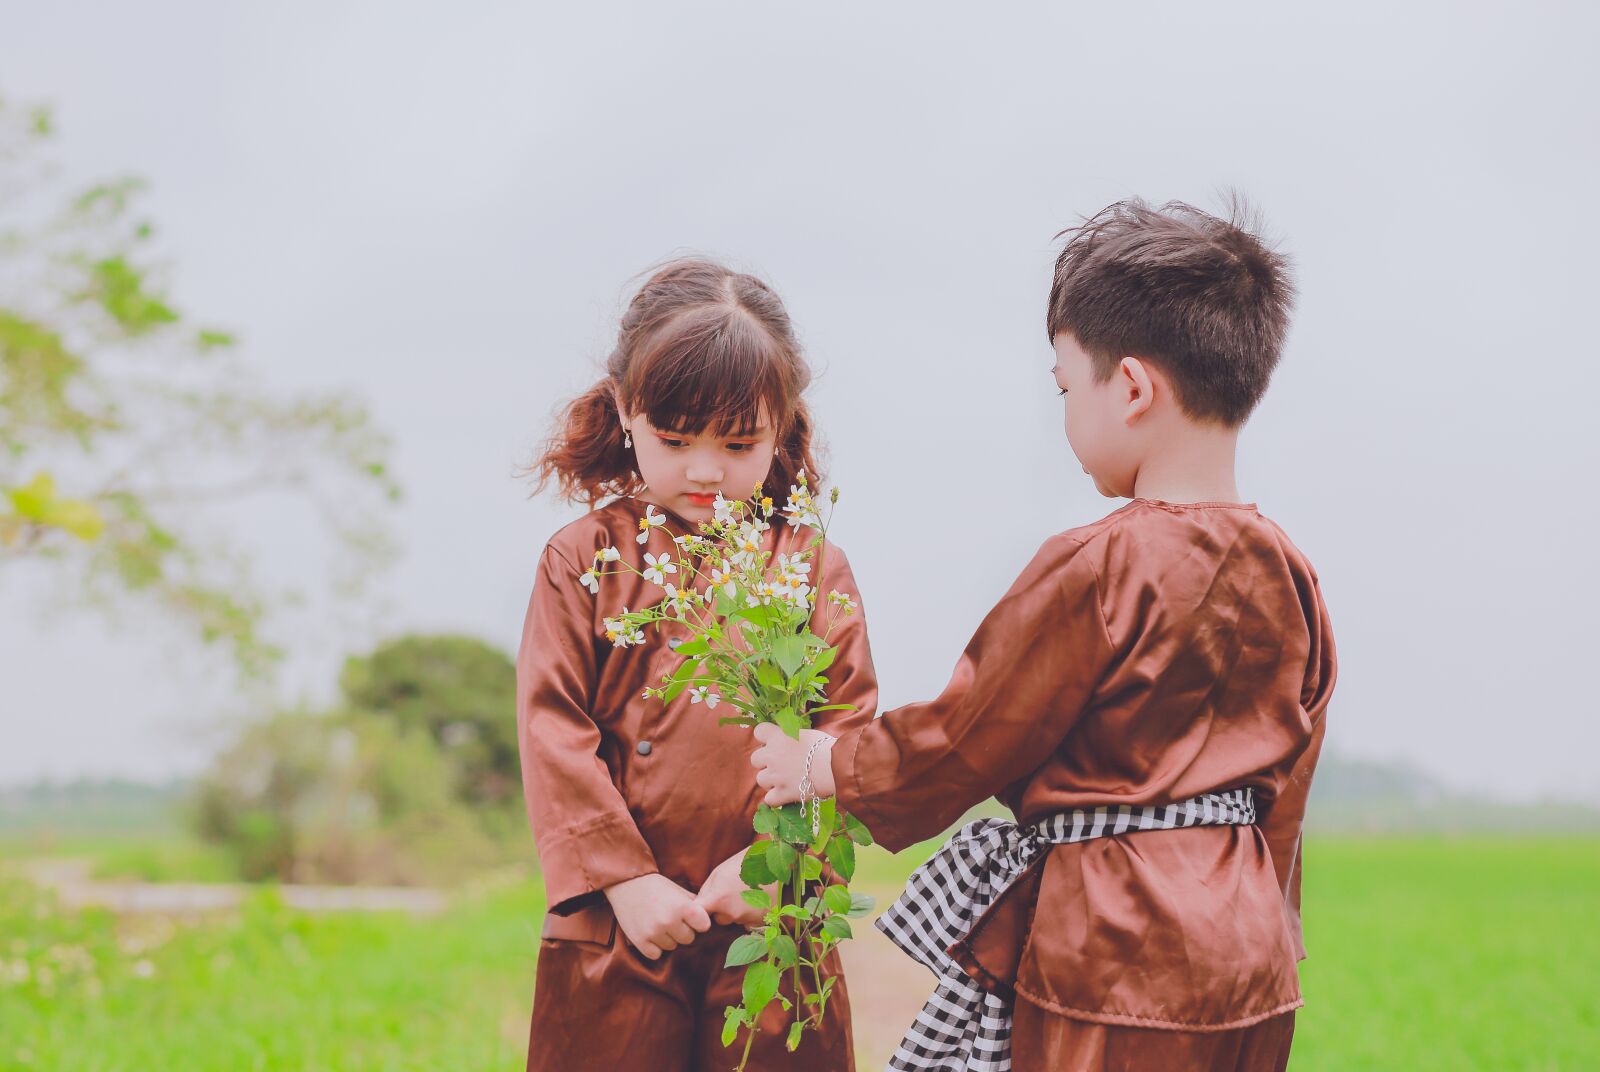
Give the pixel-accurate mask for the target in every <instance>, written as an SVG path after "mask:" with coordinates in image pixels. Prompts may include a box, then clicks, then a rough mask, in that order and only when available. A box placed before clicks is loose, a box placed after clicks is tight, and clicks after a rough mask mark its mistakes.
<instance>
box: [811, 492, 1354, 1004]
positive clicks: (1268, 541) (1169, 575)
mask: <svg viewBox="0 0 1600 1072" xmlns="http://www.w3.org/2000/svg"><path fill="white" fill-rule="evenodd" d="M1334 676H1335V664H1334V648H1333V636H1332V633H1331V631H1330V628H1329V623H1328V616H1327V611H1326V609H1325V608H1324V606H1323V602H1322V596H1321V593H1320V591H1319V589H1318V584H1317V576H1316V573H1315V572H1314V571H1313V570H1312V568H1311V566H1310V564H1309V563H1308V562H1307V561H1306V559H1305V557H1304V556H1303V555H1301V553H1300V552H1299V551H1298V550H1297V549H1296V548H1295V546H1294V545H1293V544H1292V543H1291V542H1290V541H1289V539H1288V537H1287V536H1285V535H1284V533H1283V531H1282V530H1281V529H1280V528H1278V526H1277V525H1275V524H1273V523H1272V522H1271V521H1269V520H1267V519H1266V518H1264V517H1262V516H1261V515H1260V513H1259V512H1258V511H1257V510H1256V508H1255V507H1254V506H1253V505H1245V504H1226V503H1196V504H1182V505H1179V504H1169V503H1161V502H1155V501H1150V500H1142V499H1141V500H1135V501H1134V502H1132V503H1130V504H1129V505H1127V506H1126V507H1124V508H1122V509H1120V510H1118V511H1116V512H1115V513H1113V514H1111V515H1110V516H1109V517H1106V518H1104V519H1102V520H1101V521H1099V522H1096V523H1095V524H1092V525H1088V526H1086V527H1083V528H1079V529H1074V530H1071V531H1068V532H1065V533H1062V534H1061V535H1058V536H1055V537H1052V538H1051V539H1050V540H1048V541H1047V542H1046V543H1045V544H1044V546H1043V547H1042V548H1041V549H1040V550H1039V552H1038V554H1037V555H1036V556H1035V557H1034V559H1033V561H1032V562H1031V563H1029V565H1028V567H1027V569H1025V570H1024V571H1023V573H1022V575H1021V576H1020V577H1019V578H1018V579H1017V581H1016V583H1015V584H1013V585H1012V587H1011V589H1010V591H1008V592H1007V593H1006V594H1005V596H1004V597H1003V598H1002V599H1001V600H1000V603H999V604H998V605H997V606H996V607H995V608H994V610H993V611H991V612H990V614H989V615H988V617H987V618H985V619H984V621H983V623H982V625H981V626H979V628H978V631H977V633H976V635H975V636H974V637H973V638H972V641H971V643H970V644H969V645H968V646H967V649H966V651H965V653H964V654H963V655H962V657H961V659H960V661H959V663H958V664H957V665H956V669H955V673H954V675H953V676H952V678H951V679H950V683H949V685H948V686H946V688H945V690H944V692H943V693H942V694H941V695H940V696H939V697H938V698H937V699H935V700H932V701H929V702H927V703H916V704H911V705H909V706H906V707H901V708H898V709H896V710H894V711H890V712H888V713H886V714H885V715H883V717H881V718H879V719H877V720H876V721H874V722H871V723H869V724H866V725H863V726H859V727H857V728H855V729H852V730H848V731H846V732H845V733H843V734H842V735H841V736H840V739H839V742H838V744H837V745H836V746H835V747H834V749H833V758H832V767H833V772H834V778H835V781H836V783H837V787H838V788H837V792H838V801H839V805H840V807H842V808H844V809H845V810H846V811H848V812H851V813H852V814H854V815H855V816H857V817H858V818H859V819H861V820H862V821H863V822H865V823H866V824H867V826H868V827H869V828H870V829H871V831H872V833H873V835H874V836H875V837H876V838H877V840H878V841H880V842H881V843H883V844H884V845H886V846H888V847H889V848H890V849H893V850H896V851H898V850H900V849H903V848H905V847H907V846H909V845H911V844H913V843H915V842H918V841H921V840H923V839H926V838H930V837H933V836H934V835H936V834H938V833H940V832H941V831H943V830H944V829H946V828H947V827H948V826H950V824H951V823H953V822H954V821H955V820H956V819H958V818H959V817H960V816H961V814H962V813H963V812H964V811H965V810H966V809H967V808H969V807H971V806H972V805H973V804H975V803H977V802H978V801H981V800H983V799H984V798H986V797H988V796H991V795H995V796H998V797H999V799H1000V800H1001V801H1002V802H1003V803H1004V804H1006V805H1007V806H1008V807H1010V808H1011V809H1012V810H1013V811H1014V812H1015V813H1016V815H1017V817H1018V820H1019V821H1020V822H1022V823H1032V822H1035V821H1037V820H1039V819H1041V818H1043V817H1045V816H1047V815H1049V814H1051V813H1053V812H1058V811H1062V810H1065V809H1071V808H1094V807H1099V806H1102V805H1116V804H1128V805H1158V804H1166V803H1171V802H1174V801H1179V800H1184V799H1186V798H1189V797H1194V796H1198V795H1200V794H1202V793H1207V792H1211V791H1215V790H1225V789H1233V788H1236V787H1242V786H1249V787H1251V788H1253V789H1254V790H1255V793H1256V802H1257V808H1258V814H1259V815H1260V816H1261V819H1260V820H1259V821H1258V823H1257V825H1255V826H1246V827H1236V826H1235V827H1229V826H1216V827H1195V828H1191V829H1185V830H1171V831H1147V832H1141V833H1130V834H1126V835H1121V836H1117V837H1105V838H1100V839H1096V840H1092V841H1087V842H1082V843H1079V844H1073V845H1061V846H1056V847H1055V848H1053V849H1052V850H1051V851H1050V852H1049V853H1048V854H1047V856H1046V857H1045V859H1044V861H1043V863H1041V864H1039V865H1037V866H1035V867H1034V868H1032V869H1031V870H1030V872H1029V873H1028V874H1027V875H1025V876H1024V877H1023V878H1022V879H1019V880H1018V881H1017V882H1016V883H1015V884H1014V885H1013V886H1012V887H1011V888H1010V889H1009V890H1007V892H1006V893H1005V894H1004V895H1003V896H1002V898H1001V899H1000V901H999V902H998V903H997V904H996V905H995V906H994V907H993V908H991V910H990V911H989V913H988V914H987V915H986V916H985V917H984V919H983V920H981V921H980V922H979V924H978V926H977V927H976V928H975V929H974V932H973V934H972V935H971V936H970V937H969V939H968V941H967V942H966V943H965V944H964V945H963V946H961V947H959V948H958V949H957V950H955V951H954V952H955V954H956V956H957V958H958V959H959V960H960V961H961V962H962V963H963V964H964V965H965V966H966V967H967V969H968V970H969V971H970V972H972V973H973V974H974V975H975V976H977V977H979V978H980V979H983V980H985V981H987V982H988V983H989V984H990V985H993V986H997V987H1000V988H1003V989H1006V990H1014V993H1015V995H1016V996H1017V997H1019V998H1021V999H1022V1000H1025V1001H1027V1002H1030V1003H1032V1004H1033V1005H1036V1006H1038V1007H1040V1008H1043V1009H1045V1010H1048V1011H1051V1012H1054V1013H1057V1014H1060V1015H1064V1016H1067V1017H1071V1018H1073V1019H1078V1020H1086V1021H1092V1022H1097V1023H1102V1024H1119V1025H1127V1026H1133V1027H1151V1028H1166V1029H1175V1030H1188V1031H1197V1030H1198V1031H1221V1030H1225V1029H1230V1028H1238V1027H1242V1026H1245V1025H1249V1024H1253V1023H1257V1022H1259V1021H1262V1020H1265V1019H1267V1018H1269V1017H1271V1016H1274V1015H1277V1014H1280V1013H1283V1012H1287V1011H1289V1010H1292V1009H1294V1008H1296V1007H1298V1006H1299V1005H1300V1004H1301V1003H1302V1002H1301V999H1300V990H1299V982H1298V972H1297V969H1296V961H1297V959H1299V958H1301V957H1303V956H1304V948H1303V946H1302V944H1301V937H1300V913H1299V906H1300V831H1301V821H1302V818H1303V816H1304V814H1305V806H1306V794H1307V791H1308V790H1309V788H1310V784H1311V773H1312V769H1313V767H1314V766H1315V764H1316V760H1317V754H1318V752H1319V750H1320V747H1321V742H1322V735H1323V728H1324V720H1323V714H1324V711H1325V710H1326V707H1327V703H1328V697H1329V694H1330V693H1331V691H1332V689H1333V683H1334Z"/></svg>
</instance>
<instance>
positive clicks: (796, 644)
mask: <svg viewBox="0 0 1600 1072" xmlns="http://www.w3.org/2000/svg"><path fill="white" fill-rule="evenodd" d="M772 657H773V658H774V659H776V660H777V661H778V665H779V666H780V667H782V668H783V672H784V673H785V674H793V673H794V672H795V671H796V670H798V669H800V665H801V664H802V663H804V662H805V658H806V647H805V644H803V643H802V642H801V640H800V638H799V637H797V636H781V637H777V638H776V639H774V640H773V642H772Z"/></svg>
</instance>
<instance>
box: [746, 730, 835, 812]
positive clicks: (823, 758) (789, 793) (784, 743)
mask: <svg viewBox="0 0 1600 1072" xmlns="http://www.w3.org/2000/svg"><path fill="white" fill-rule="evenodd" d="M755 735H756V740H758V741H760V742H761V747H760V748H757V749H756V750H755V751H754V752H753V753H751V755H750V765H751V766H753V767H755V768H756V772H757V773H756V784H757V785H759V786H764V787H765V788H766V789H767V795H766V802H767V803H768V804H771V805H774V806H776V805H779V804H793V803H794V802H795V801H797V800H799V799H800V780H801V779H802V778H803V777H805V772H806V753H807V752H809V751H811V746H812V745H813V744H815V743H816V742H817V741H818V740H819V739H820V740H821V742H822V744H821V745H820V746H819V747H818V748H817V753H816V755H815V756H814V757H813V758H812V762H811V788H812V792H813V793H815V794H816V795H817V796H819V797H831V796H833V789H834V786H833V763H832V761H831V757H832V754H833V740H834V739H833V738H832V737H830V736H828V735H827V734H826V733H823V732H822V731H821V730H801V731H800V739H799V740H798V741H797V740H795V739H794V738H793V737H790V736H789V735H788V734H786V733H784V732H783V731H782V730H780V729H779V728H778V727H777V726H775V725H773V724H772V723H770V722H763V723H762V724H761V725H759V726H757V727H756V728H755Z"/></svg>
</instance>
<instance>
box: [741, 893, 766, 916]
mask: <svg viewBox="0 0 1600 1072" xmlns="http://www.w3.org/2000/svg"><path fill="white" fill-rule="evenodd" d="M739 896H740V897H742V898H744V903H745V904H747V905H749V906H750V907H751V908H759V909H761V910H762V911H766V910H767V909H769V908H771V907H772V898H771V897H768V896H767V891H766V890H740V891H739Z"/></svg>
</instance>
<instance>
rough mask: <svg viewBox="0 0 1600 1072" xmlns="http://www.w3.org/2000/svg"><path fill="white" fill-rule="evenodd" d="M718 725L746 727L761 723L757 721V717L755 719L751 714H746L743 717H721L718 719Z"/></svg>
mask: <svg viewBox="0 0 1600 1072" xmlns="http://www.w3.org/2000/svg"><path fill="white" fill-rule="evenodd" d="M717 725H719V726H745V727H749V726H756V725H759V723H758V722H756V720H755V719H753V718H751V717H750V716H748V715H746V716H744V717H742V718H726V717H724V718H719V719H717Z"/></svg>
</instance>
